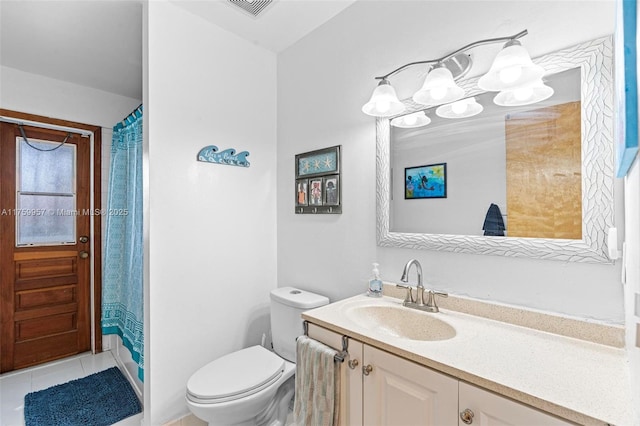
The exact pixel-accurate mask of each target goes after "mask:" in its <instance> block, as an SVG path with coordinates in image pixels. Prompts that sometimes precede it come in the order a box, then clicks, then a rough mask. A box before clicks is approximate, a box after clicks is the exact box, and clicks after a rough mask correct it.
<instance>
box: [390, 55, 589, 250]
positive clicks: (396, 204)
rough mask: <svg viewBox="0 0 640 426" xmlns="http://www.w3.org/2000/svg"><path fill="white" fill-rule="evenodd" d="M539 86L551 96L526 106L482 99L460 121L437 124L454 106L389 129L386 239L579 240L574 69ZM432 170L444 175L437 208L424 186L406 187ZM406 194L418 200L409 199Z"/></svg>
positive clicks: (422, 183) (488, 96)
mask: <svg viewBox="0 0 640 426" xmlns="http://www.w3.org/2000/svg"><path fill="white" fill-rule="evenodd" d="M545 83H546V84H547V85H548V86H550V87H551V88H553V90H554V92H553V96H551V97H550V98H548V99H546V100H544V101H542V102H538V103H535V104H529V105H523V106H516V107H514V106H511V107H507V106H499V105H496V104H495V103H494V98H495V97H496V93H494V92H486V93H481V94H478V95H476V96H474V97H471V98H469V100H473V99H475V103H473V104H471V105H468V106H463V109H465V108H466V111H469V112H474V111H473V110H472V108H473V107H475V108H476V110H479V112H478V113H477V114H476V115H473V116H470V117H467V118H443V117H442V115H446V113H447V112H448V113H449V114H450V115H455V113H456V112H459V111H460V110H458V111H456V108H455V105H454V108H451V106H449V107H448V108H447V110H448V111H445V114H443V112H442V110H443V108H442V107H440V108H436V107H433V108H429V109H427V110H424V112H420V113H417V114H419V116H418V120H414V119H412V117H415V116H416V115H415V114H416V113H413V114H409V115H406V116H403V117H399V118H397V119H394V120H393V121H392V122H391V170H392V183H393V186H392V188H391V211H390V229H391V231H393V232H413V233H429V234H454V235H493V236H508V237H534V238H563V239H577V240H580V239H582V189H581V179H582V177H581V158H580V154H581V149H580V146H581V132H580V68H572V69H569V70H567V71H563V72H559V73H556V74H554V75H549V76H547V77H546V78H545ZM452 109H453V111H451V110H452ZM436 110H437V111H436ZM463 115H464V111H463ZM423 117H425V118H426V120H425V119H424V118H423ZM405 118H407V119H406V120H405ZM399 119H403V120H402V121H401V122H400V126H402V127H399V126H396V125H395V124H396V122H397V121H400V120H399ZM419 120H422V122H424V123H425V124H422V125H421V126H419V127H408V126H411V125H413V126H418V125H420V124H421V122H420V121H419ZM412 123H415V124H412ZM436 163H446V165H447V166H446V167H447V182H446V185H447V196H446V198H441V197H440V198H437V197H430V196H428V192H429V190H430V189H431V188H434V186H433V185H429V183H428V182H429V178H428V177H427V176H419V177H418V179H417V182H416V179H415V177H414V179H413V181H412V180H411V179H412V177H411V175H409V177H408V179H409V181H408V182H407V181H406V180H405V171H406V169H410V170H414V168H416V167H418V166H423V165H428V164H436ZM417 170H420V169H417ZM414 187H415V191H416V192H418V191H420V192H421V193H424V194H426V195H427V198H414V197H408V196H407V192H408V191H409V190H410V191H412V193H413V191H414Z"/></svg>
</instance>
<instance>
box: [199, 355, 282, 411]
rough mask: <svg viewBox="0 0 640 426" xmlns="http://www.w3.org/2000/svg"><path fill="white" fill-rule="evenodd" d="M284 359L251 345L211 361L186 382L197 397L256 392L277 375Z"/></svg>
mask: <svg viewBox="0 0 640 426" xmlns="http://www.w3.org/2000/svg"><path fill="white" fill-rule="evenodd" d="M283 371H284V360H283V359H282V358H280V357H279V356H278V355H276V354H274V353H273V352H271V351H269V350H267V349H265V348H263V347H262V346H259V345H257V346H251V347H249V348H246V349H242V350H239V351H237V352H232V353H230V354H228V355H225V356H223V357H222V358H218V359H216V360H214V361H211V362H210V363H209V364H207V365H205V366H204V367H202V368H201V369H200V370H198V371H196V372H195V373H194V374H193V375H192V376H191V378H190V379H189V381H188V382H187V392H188V394H189V395H191V396H192V397H195V399H197V400H209V401H211V402H215V401H221V400H226V401H228V400H231V399H237V398H241V397H242V396H245V395H248V394H251V393H255V392H257V391H259V390H261V389H262V388H264V387H266V386H268V385H269V384H271V383H272V382H274V381H275V380H277V379H278V377H280V376H281V375H282V373H283Z"/></svg>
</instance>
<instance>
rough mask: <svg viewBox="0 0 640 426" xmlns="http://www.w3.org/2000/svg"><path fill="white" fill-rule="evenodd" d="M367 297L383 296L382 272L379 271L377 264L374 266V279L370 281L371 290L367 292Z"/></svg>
mask: <svg viewBox="0 0 640 426" xmlns="http://www.w3.org/2000/svg"><path fill="white" fill-rule="evenodd" d="M367 296H369V297H381V296H382V281H381V280H380V271H378V264H377V263H374V264H373V277H372V278H371V279H370V280H369V289H368V290H367Z"/></svg>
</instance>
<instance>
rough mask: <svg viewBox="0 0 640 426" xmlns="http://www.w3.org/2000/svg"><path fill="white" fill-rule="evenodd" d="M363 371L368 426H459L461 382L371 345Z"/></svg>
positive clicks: (365, 357) (365, 346) (367, 351)
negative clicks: (459, 388)
mask: <svg viewBox="0 0 640 426" xmlns="http://www.w3.org/2000/svg"><path fill="white" fill-rule="evenodd" d="M369 367H370V368H369ZM363 368H364V370H363V374H364V381H363V388H364V389H363V399H364V401H363V403H364V405H363V417H364V424H365V425H367V426H378V425H380V426H383V425H384V426H403V425H406V426H415V425H421V426H427V425H438V426H447V425H451V426H455V425H457V424H458V415H457V409H458V380H455V379H453V378H451V377H449V376H445V375H444V374H441V373H437V372H435V371H433V370H431V369H429V368H427V367H424V366H421V365H419V364H416V363H414V362H411V361H408V360H406V359H403V358H400V357H398V356H395V355H392V354H390V353H387V352H384V351H382V350H379V349H376V348H373V347H371V346H368V345H364V364H363Z"/></svg>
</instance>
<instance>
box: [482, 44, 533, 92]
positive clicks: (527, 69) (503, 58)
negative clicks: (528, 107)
mask: <svg viewBox="0 0 640 426" xmlns="http://www.w3.org/2000/svg"><path fill="white" fill-rule="evenodd" d="M543 75H544V68H542V67H541V66H539V65H536V64H534V63H533V62H532V61H531V57H530V56H529V52H527V49H525V48H524V47H522V44H520V42H519V41H518V40H509V41H508V42H507V43H506V44H505V45H504V48H503V49H502V50H501V51H500V53H498V56H496V58H495V59H494V60H493V64H491V68H489V71H488V72H487V73H486V74H485V75H483V76H482V77H480V80H478V87H480V88H481V89H483V90H488V91H491V92H499V91H502V90H512V89H517V88H519V87H522V86H526V85H530V84H532V83H534V82H535V81H536V80H539V79H541V78H542V76H543Z"/></svg>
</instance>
